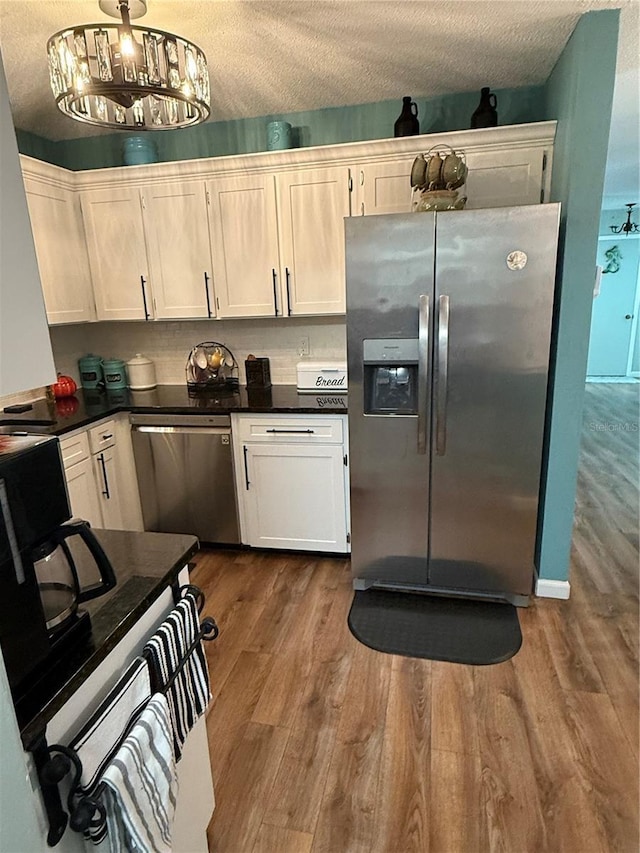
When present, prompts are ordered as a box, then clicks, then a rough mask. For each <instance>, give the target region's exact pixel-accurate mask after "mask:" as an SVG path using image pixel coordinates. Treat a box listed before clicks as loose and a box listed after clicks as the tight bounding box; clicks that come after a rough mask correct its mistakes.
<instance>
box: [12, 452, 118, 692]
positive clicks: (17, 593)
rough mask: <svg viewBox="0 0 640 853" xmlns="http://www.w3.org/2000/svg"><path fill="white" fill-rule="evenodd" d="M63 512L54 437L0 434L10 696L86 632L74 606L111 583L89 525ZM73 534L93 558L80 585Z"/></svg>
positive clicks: (63, 490)
mask: <svg viewBox="0 0 640 853" xmlns="http://www.w3.org/2000/svg"><path fill="white" fill-rule="evenodd" d="M70 516H71V512H70V509H69V501H68V497H67V488H66V484H65V479H64V473H63V468H62V460H61V456H60V445H59V442H58V439H57V438H52V437H47V436H33V435H20V436H17V435H11V436H4V435H0V645H1V647H2V653H3V656H4V661H5V665H6V669H7V675H8V677H9V685H10V687H11V690H12V693H13V695H14V699H17V698H18V697H19V696H20V695H21V693H22V692H23V691H24V690H25V689H26V687H27V685H28V683H29V681H30V676H31V677H33V676H34V675H35V672H36V670H39V669H42V668H43V666H47V667H49V666H50V665H51V664H52V663H53V660H54V659H55V657H56V653H57V654H58V655H59V654H60V653H61V652H62V651H63V650H64V649H67V648H69V647H70V646H72V645H73V644H74V643H76V642H80V641H81V639H82V638H86V636H87V635H88V633H89V630H90V622H89V616H88V614H87V613H86V612H82V611H78V609H77V605H78V604H79V603H81V602H82V601H87V600H89V599H90V598H95V597H96V596H98V595H102V594H103V593H105V592H107V591H108V590H110V589H113V587H114V586H115V585H116V578H115V575H114V572H113V568H112V566H111V564H110V562H109V560H108V558H107V556H106V554H105V553H104V550H103V549H102V547H101V546H100V543H99V542H98V540H97V539H96V537H95V535H94V534H93V532H92V531H91V530H90V529H89V525H88V524H87V523H86V522H74V523H71V524H65V522H67V521H69V518H70ZM74 538H75V539H77V540H79V541H82V543H83V544H84V547H86V548H87V549H88V550H89V552H90V554H91V556H92V557H93V561H92V562H93V563H94V564H95V574H96V577H95V578H90V579H89V582H88V583H85V584H82V585H81V583H80V579H79V577H78V571H77V569H76V565H75V562H74V559H73V556H72V547H71V542H72V541H73V539H74ZM86 562H87V561H83V565H84V564H85V563H86Z"/></svg>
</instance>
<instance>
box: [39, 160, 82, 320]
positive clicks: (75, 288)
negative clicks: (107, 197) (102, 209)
mask: <svg viewBox="0 0 640 853" xmlns="http://www.w3.org/2000/svg"><path fill="white" fill-rule="evenodd" d="M24 184H25V189H26V192H27V204H28V207H29V217H30V219H31V227H32V229H33V238H34V242H35V246H36V255H37V258H38V267H39V269H40V279H41V281H42V290H43V293H44V301H45V305H46V308H47V319H48V321H49V325H55V324H57V323H82V322H87V321H88V320H93V318H94V313H95V312H94V307H93V291H92V289H91V273H90V271H89V259H88V258H87V247H86V242H85V238H84V229H83V227H82V215H81V213H80V200H79V199H78V197H77V194H76V193H74V192H73V190H71V189H66V188H64V187H60V186H55V185H52V184H50V183H49V182H47V181H46V180H38V179H37V178H34V177H26V176H25V181H24Z"/></svg>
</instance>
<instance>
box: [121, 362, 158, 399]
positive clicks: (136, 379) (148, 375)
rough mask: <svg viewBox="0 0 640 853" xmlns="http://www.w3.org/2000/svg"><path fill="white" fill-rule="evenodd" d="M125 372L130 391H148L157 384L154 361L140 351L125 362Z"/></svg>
mask: <svg viewBox="0 0 640 853" xmlns="http://www.w3.org/2000/svg"><path fill="white" fill-rule="evenodd" d="M127 373H128V375H129V388H131V390H132V391H148V390H149V389H151V388H155V387H156V385H157V384H158V383H157V382H156V367H155V365H154V363H153V362H152V361H151V359H150V358H147V357H146V356H145V355H142V353H139V352H138V353H136V355H135V358H132V359H131V360H130V361H128V362H127Z"/></svg>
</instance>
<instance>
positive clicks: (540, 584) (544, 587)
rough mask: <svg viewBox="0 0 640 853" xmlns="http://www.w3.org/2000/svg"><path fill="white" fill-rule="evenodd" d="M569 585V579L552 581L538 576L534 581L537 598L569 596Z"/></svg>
mask: <svg viewBox="0 0 640 853" xmlns="http://www.w3.org/2000/svg"><path fill="white" fill-rule="evenodd" d="M570 594H571V586H570V584H569V581H552V580H545V579H544V578H538V579H537V581H536V595H537V596H538V598H564V599H566V598H569V595H570Z"/></svg>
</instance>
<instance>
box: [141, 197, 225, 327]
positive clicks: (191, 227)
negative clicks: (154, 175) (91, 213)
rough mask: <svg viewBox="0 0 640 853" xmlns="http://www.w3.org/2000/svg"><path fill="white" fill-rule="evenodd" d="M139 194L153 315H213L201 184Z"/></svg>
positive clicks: (209, 258) (205, 208) (205, 209)
mask: <svg viewBox="0 0 640 853" xmlns="http://www.w3.org/2000/svg"><path fill="white" fill-rule="evenodd" d="M140 192H141V196H142V216H143V220H144V230H145V235H146V245H147V250H148V263H149V276H150V279H151V282H152V284H153V302H154V314H155V317H156V318H157V319H159V320H161V319H170V318H175V319H180V318H190V317H204V318H206V317H213V316H215V309H214V302H213V294H212V291H211V274H212V263H211V247H210V245H209V229H208V225H207V199H206V193H205V184H204V181H190V182H184V183H179V184H178V183H176V184H156V185H149V186H146V187H142V188H141V190H140Z"/></svg>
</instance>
